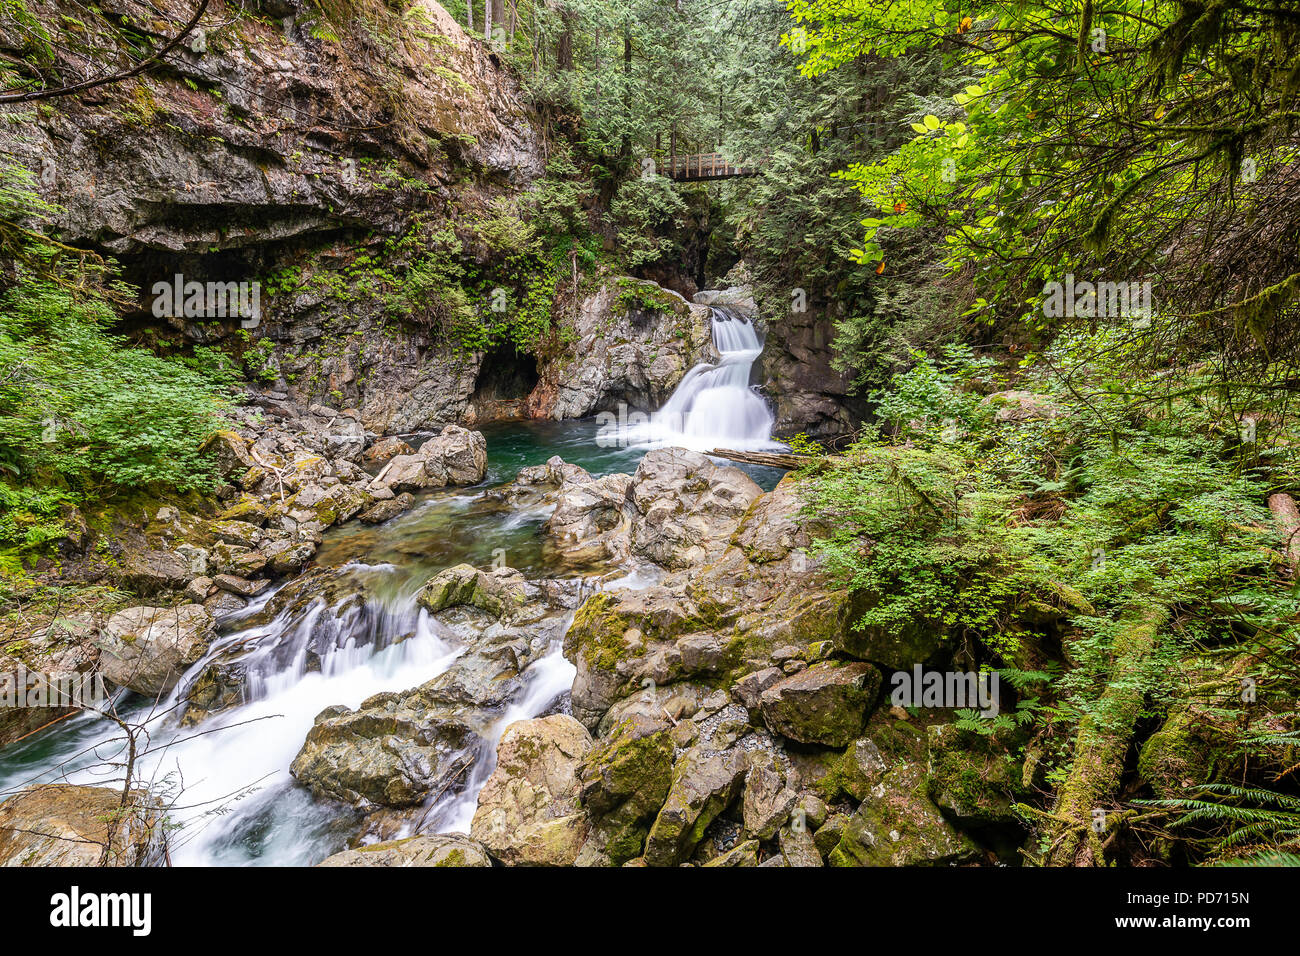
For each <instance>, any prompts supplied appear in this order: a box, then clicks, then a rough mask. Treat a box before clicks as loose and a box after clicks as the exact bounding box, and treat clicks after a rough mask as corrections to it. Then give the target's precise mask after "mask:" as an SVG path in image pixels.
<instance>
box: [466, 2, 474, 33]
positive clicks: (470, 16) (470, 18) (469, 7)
mask: <svg viewBox="0 0 1300 956" xmlns="http://www.w3.org/2000/svg"><path fill="white" fill-rule="evenodd" d="M465 26H466V27H468V28H469V32H470V33H473V32H474V0H465Z"/></svg>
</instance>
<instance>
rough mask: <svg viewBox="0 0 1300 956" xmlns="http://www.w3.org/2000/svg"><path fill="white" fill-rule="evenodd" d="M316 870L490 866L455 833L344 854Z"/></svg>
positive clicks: (425, 835) (486, 858) (474, 847)
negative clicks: (335, 868)
mask: <svg viewBox="0 0 1300 956" xmlns="http://www.w3.org/2000/svg"><path fill="white" fill-rule="evenodd" d="M316 865H317V866H331V867H332V866H491V865H492V860H491V858H490V857H489V856H488V855H487V851H486V850H485V849H484V848H483V845H482V844H480V843H478V842H477V841H475V840H471V839H470V838H469V837H466V836H461V835H460V834H458V833H422V834H420V835H419V836H413V837H407V838H406V839H405V840H391V841H389V842H387V843H374V844H372V845H370V846H363V847H358V848H357V849H355V850H344V851H343V852H342V853H335V854H334V855H333V856H331V857H326V858H325V859H324V860H322V861H321V862H320V863H317V864H316Z"/></svg>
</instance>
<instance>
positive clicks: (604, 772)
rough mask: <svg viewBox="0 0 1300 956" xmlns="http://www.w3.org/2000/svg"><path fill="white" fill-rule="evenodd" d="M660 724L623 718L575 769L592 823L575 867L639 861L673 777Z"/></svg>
mask: <svg viewBox="0 0 1300 956" xmlns="http://www.w3.org/2000/svg"><path fill="white" fill-rule="evenodd" d="M666 723H667V721H666V720H664V721H653V720H648V719H645V718H643V717H640V716H635V717H629V718H627V719H625V720H621V721H619V722H618V723H617V724H615V725H614V726H613V727H611V728H610V729H609V730H608V731H606V733H605V734H604V735H602V737H601V739H600V740H599V741H597V742H596V744H595V745H594V746H593V747H592V748H591V750H590V751H588V753H587V755H586V757H585V759H584V760H583V763H582V766H581V768H580V769H579V779H580V781H581V787H582V791H581V800H582V805H583V807H584V808H585V809H586V811H587V813H588V814H589V815H590V816H591V818H592V831H591V836H590V837H589V838H588V840H587V842H586V843H585V844H584V845H583V847H582V850H581V851H580V853H579V856H578V859H577V860H576V862H577V864H578V865H580V866H593V865H612V866H620V865H622V864H623V863H626V862H627V861H628V860H631V859H634V858H637V857H639V856H640V855H641V851H642V847H643V845H644V843H645V838H646V836H647V834H648V833H649V832H650V823H651V821H652V820H654V818H655V815H656V814H657V813H658V811H659V808H660V807H661V806H663V802H664V799H665V797H667V795H668V788H669V787H670V786H671V785H672V776H673V750H674V746H673V741H672V737H671V735H670V734H669V732H668V731H667V730H666V729H665V727H664V725H665V724H666Z"/></svg>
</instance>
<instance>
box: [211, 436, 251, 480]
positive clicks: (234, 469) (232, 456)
mask: <svg viewBox="0 0 1300 956" xmlns="http://www.w3.org/2000/svg"><path fill="white" fill-rule="evenodd" d="M199 451H200V453H203V454H208V455H211V456H212V458H213V460H214V461H215V462H216V464H217V473H218V474H220V475H221V477H222V478H230V477H232V476H234V475H242V474H243V473H244V472H246V471H248V469H249V468H252V467H253V459H252V457H251V456H250V455H249V453H248V443H247V442H245V441H244V439H242V438H240V437H239V435H238V434H236V433H235V432H232V431H229V430H222V431H218V432H214V433H213V434H211V435H209V436H208V438H207V440H206V441H204V442H203V444H202V445H200V446H199Z"/></svg>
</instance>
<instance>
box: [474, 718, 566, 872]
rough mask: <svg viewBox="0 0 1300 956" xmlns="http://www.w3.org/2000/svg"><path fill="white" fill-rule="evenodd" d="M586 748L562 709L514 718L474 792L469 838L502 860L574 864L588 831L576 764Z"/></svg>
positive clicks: (512, 863) (530, 864) (519, 862)
mask: <svg viewBox="0 0 1300 956" xmlns="http://www.w3.org/2000/svg"><path fill="white" fill-rule="evenodd" d="M590 749H591V735H590V734H589V733H587V729H586V728H585V727H583V726H582V724H580V723H578V722H577V721H576V720H574V719H573V718H572V717H569V716H567V715H565V714H555V715H553V716H550V717H542V718H539V719H536V720H521V721H517V722H515V723H513V724H511V725H510V726H509V727H507V728H506V730H505V733H504V734H502V736H501V742H500V744H498V746H497V765H496V769H495V770H493V771H492V775H491V776H490V777H488V779H487V782H486V783H485V784H484V785H483V789H482V790H480V791H479V796H478V807H477V809H476V810H475V811H474V821H473V823H472V824H471V826H470V836H472V837H473V838H474V839H475V840H478V841H479V842H481V843H482V844H483V845H484V846H486V847H487V849H488V852H489V853H491V854H492V856H493V857H495V858H496V859H498V860H500V861H501V862H502V863H505V864H507V865H511V866H516V865H524V866H570V865H572V864H573V862H574V860H575V859H577V856H578V851H579V850H580V849H581V848H582V845H583V843H584V842H585V841H586V839H587V834H588V829H589V823H588V819H587V816H586V814H585V813H584V812H583V811H582V809H581V807H580V806H579V803H578V794H579V790H580V782H579V779H578V768H579V766H580V765H581V763H582V761H583V759H584V758H585V757H586V755H587V751H588V750H590Z"/></svg>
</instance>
